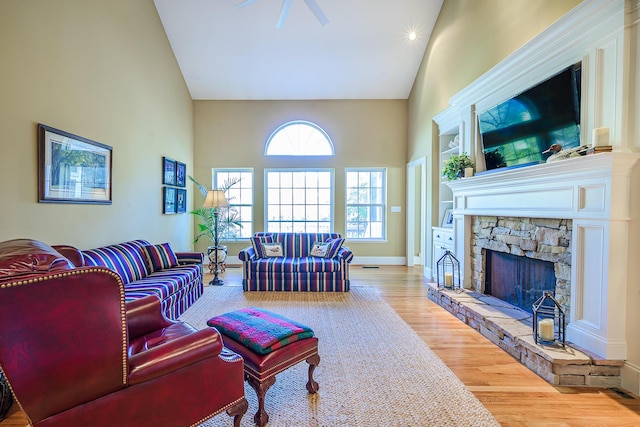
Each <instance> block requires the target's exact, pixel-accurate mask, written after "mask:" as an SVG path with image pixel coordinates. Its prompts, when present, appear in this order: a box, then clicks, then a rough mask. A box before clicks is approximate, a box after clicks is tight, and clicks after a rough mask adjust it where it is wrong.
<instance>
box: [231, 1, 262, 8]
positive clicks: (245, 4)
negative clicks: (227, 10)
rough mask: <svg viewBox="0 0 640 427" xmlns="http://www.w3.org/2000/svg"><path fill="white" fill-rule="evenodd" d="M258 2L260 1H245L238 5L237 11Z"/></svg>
mask: <svg viewBox="0 0 640 427" xmlns="http://www.w3.org/2000/svg"><path fill="white" fill-rule="evenodd" d="M257 1H258V0H244V1H243V2H242V3H238V4H237V5H236V9H242V8H243V7H246V6H249V5H250V4H253V3H255V2H257Z"/></svg>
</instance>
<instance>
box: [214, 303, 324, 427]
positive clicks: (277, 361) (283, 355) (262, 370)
mask: <svg viewBox="0 0 640 427" xmlns="http://www.w3.org/2000/svg"><path fill="white" fill-rule="evenodd" d="M207 324H208V325H209V326H213V327H214V328H216V329H217V330H218V331H219V332H220V333H221V334H222V335H223V341H224V346H225V347H227V348H228V349H229V350H231V351H233V352H236V353H238V354H239V355H241V356H242V357H243V358H244V377H245V380H246V381H247V382H248V383H249V385H250V386H251V387H252V388H253V389H254V390H255V392H256V395H257V396H258V411H257V412H256V414H255V415H254V417H253V420H254V421H255V423H256V424H257V425H258V426H260V427H262V426H264V425H265V424H267V422H268V421H269V415H268V414H267V412H266V411H265V410H264V399H265V395H266V394H267V390H269V387H271V386H272V385H273V384H274V383H275V382H276V375H277V374H278V373H280V372H282V371H284V370H285V369H288V368H290V367H291V366H293V365H296V364H298V363H300V362H302V361H303V360H306V361H307V363H308V364H309V379H308V381H307V390H308V391H309V393H315V392H317V391H318V389H319V388H320V387H319V386H318V383H317V382H316V381H314V379H313V371H314V370H315V368H316V366H318V364H319V363H320V356H319V355H318V338H317V337H315V336H314V333H313V330H312V329H311V328H309V327H308V326H305V325H303V324H301V323H298V322H295V321H293V320H290V319H287V318H286V317H284V316H281V315H279V314H276V313H273V312H270V311H267V310H263V309H260V308H256V307H248V308H244V309H241V310H236V311H232V312H229V313H226V314H222V315H220V316H216V317H214V318H211V319H209V320H208V321H207Z"/></svg>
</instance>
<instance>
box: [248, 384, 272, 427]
mask: <svg viewBox="0 0 640 427" xmlns="http://www.w3.org/2000/svg"><path fill="white" fill-rule="evenodd" d="M247 382H248V383H249V385H250V386H251V388H253V389H254V390H255V391H256V395H257V396H258V411H257V412H256V414H255V415H254V416H253V421H254V422H255V423H256V425H258V426H259V427H263V426H264V425H265V424H267V423H268V422H269V414H267V411H265V410H264V397H265V395H266V394H267V390H269V387H271V386H272V385H273V384H274V383H275V382H276V376H275V375H274V376H272V377H269V378H267V379H265V380H264V381H258V380H257V379H255V378H253V377H251V376H249V377H247Z"/></svg>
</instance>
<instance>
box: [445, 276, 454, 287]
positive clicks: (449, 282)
mask: <svg viewBox="0 0 640 427" xmlns="http://www.w3.org/2000/svg"><path fill="white" fill-rule="evenodd" d="M444 284H445V286H451V285H452V284H453V273H444Z"/></svg>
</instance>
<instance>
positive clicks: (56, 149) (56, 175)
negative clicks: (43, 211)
mask: <svg viewBox="0 0 640 427" xmlns="http://www.w3.org/2000/svg"><path fill="white" fill-rule="evenodd" d="M111 154H112V148H111V147H110V146H108V145H104V144H101V143H99V142H96V141H92V140H90V139H87V138H83V137H81V136H77V135H73V134H71V133H69V132H64V131H61V130H59V129H54V128H52V127H49V126H45V125H43V124H38V201H39V202H40V203H90V204H111V162H112V155H111Z"/></svg>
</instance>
